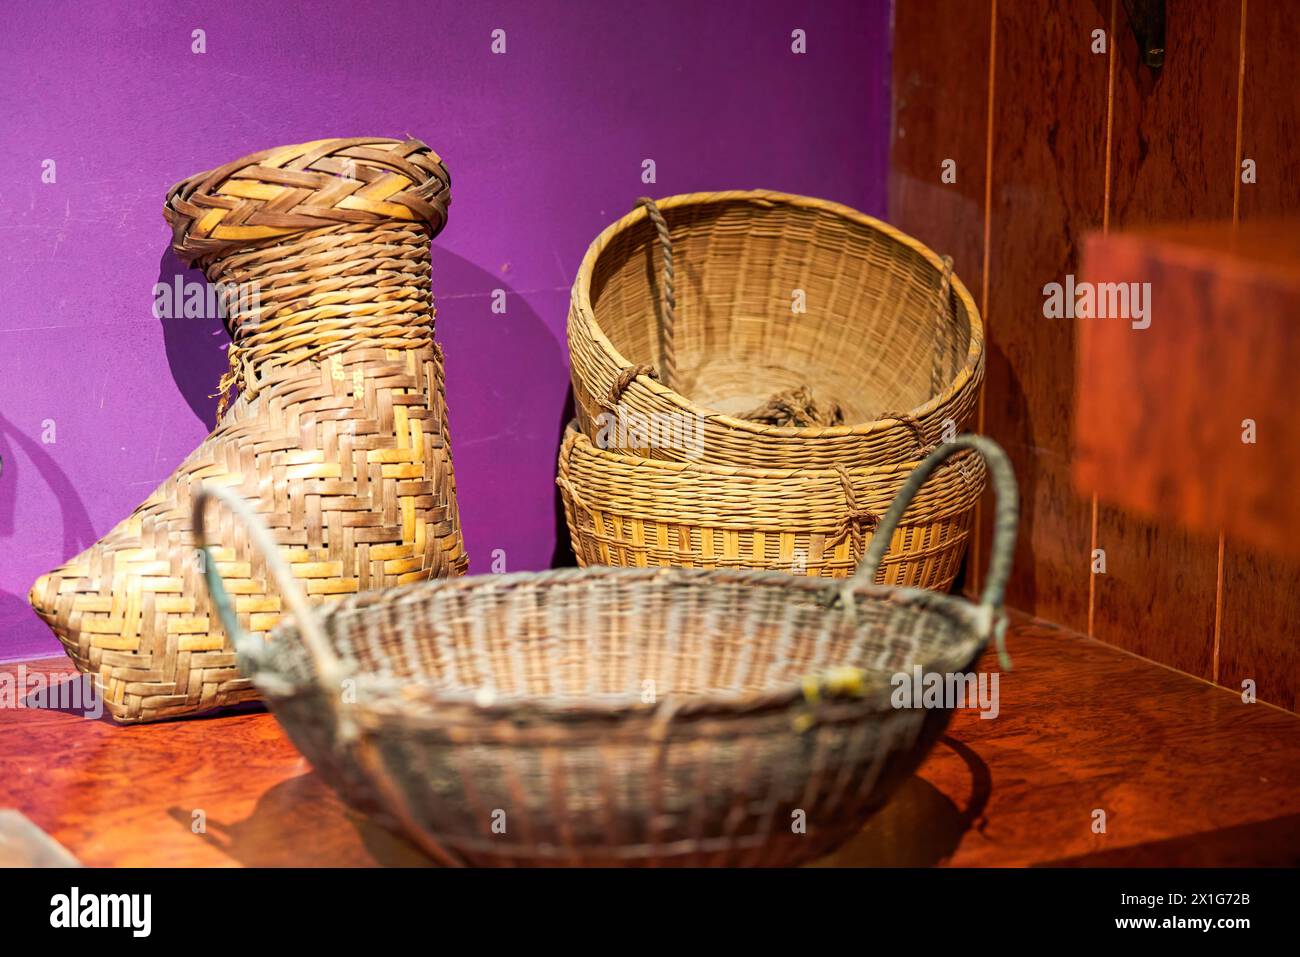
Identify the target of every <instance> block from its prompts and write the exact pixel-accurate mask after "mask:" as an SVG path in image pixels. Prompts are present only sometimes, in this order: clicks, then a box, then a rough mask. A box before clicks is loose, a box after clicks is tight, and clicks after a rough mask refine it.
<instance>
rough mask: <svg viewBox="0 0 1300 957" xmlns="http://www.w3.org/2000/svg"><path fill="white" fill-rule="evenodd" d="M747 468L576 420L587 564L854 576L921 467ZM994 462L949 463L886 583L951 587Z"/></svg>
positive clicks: (577, 521) (881, 575)
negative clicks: (630, 448)
mask: <svg viewBox="0 0 1300 957" xmlns="http://www.w3.org/2000/svg"><path fill="white" fill-rule="evenodd" d="M916 465H917V463H916V462H906V463H901V464H899V465H895V466H892V467H888V466H880V467H875V468H867V467H859V468H852V469H846V468H838V469H834V468H823V469H812V468H807V469H752V468H751V469H740V468H735V467H728V466H720V465H710V464H705V463H702V462H670V461H665V460H663V459H653V458H645V457H638V456H632V455H626V454H623V453H620V452H611V451H608V450H606V449H600V448H597V447H596V446H595V444H594V443H593V442H592V441H591V440H590V439H588V438H587V437H586V436H585V435H583V434H582V433H581V432H579V431H578V430H577V429H576V428H574V427H573V426H572V425H571V426H570V427H569V428H568V429H567V430H566V431H565V436H564V443H563V445H562V446H561V448H560V461H559V474H558V476H557V478H556V483H557V484H558V485H559V486H560V495H561V499H562V501H563V503H564V515H565V519H566V521H567V523H568V527H569V539H570V542H571V544H572V547H573V553H574V555H575V556H576V557H577V559H578V564H580V565H584V566H585V565H618V566H625V567H643V566H651V565H661V566H662V565H675V566H679V567H683V568H733V569H738V568H752V569H768V570H773V571H783V572H791V573H794V574H799V575H810V576H813V577H818V576H821V577H827V578H845V577H847V576H848V575H851V574H852V573H853V570H854V569H855V568H856V567H857V565H858V563H859V562H860V561H861V560H862V556H863V553H864V552H865V550H866V547H867V545H868V543H869V542H870V541H871V538H872V535H873V534H874V529H875V528H876V526H877V525H878V523H879V521H880V518H881V516H883V515H884V514H885V510H886V509H888V508H889V505H890V503H891V502H893V501H894V498H895V496H896V495H897V494H898V492H899V490H900V489H901V488H902V487H903V483H904V482H906V481H907V478H908V476H909V475H910V474H911V472H912V470H913V469H914V468H915V467H916ZM984 486H985V469H984V462H983V459H981V458H980V457H979V456H978V455H976V454H974V453H961V454H960V455H958V456H955V457H954V458H953V459H952V460H950V461H949V462H947V463H945V464H944V465H943V466H941V467H940V468H939V469H938V470H937V471H936V473H935V474H934V475H933V476H931V479H930V481H929V482H928V483H926V486H925V487H924V488H923V489H921V491H920V492H919V493H918V494H917V496H916V498H915V499H914V500H913V502H912V505H911V507H910V508H909V509H908V510H907V512H906V514H904V515H903V517H902V519H901V521H900V522H899V523H898V527H897V528H896V529H895V530H894V533H893V536H892V541H891V542H890V543H889V549H888V551H886V552H885V555H884V557H883V558H882V559H881V561H880V566H879V568H878V569H877V572H876V581H877V582H878V583H879V584H882V585H905V586H908V587H911V588H930V589H934V590H935V591H947V590H948V589H949V588H950V587H951V586H952V582H953V579H954V578H955V577H956V576H957V570H958V568H960V566H961V562H962V558H963V557H964V556H965V554H966V543H967V540H968V538H969V536H970V530H971V526H972V524H973V520H974V515H975V506H976V504H977V503H978V502H979V500H980V496H981V495H982V494H983V492H984Z"/></svg>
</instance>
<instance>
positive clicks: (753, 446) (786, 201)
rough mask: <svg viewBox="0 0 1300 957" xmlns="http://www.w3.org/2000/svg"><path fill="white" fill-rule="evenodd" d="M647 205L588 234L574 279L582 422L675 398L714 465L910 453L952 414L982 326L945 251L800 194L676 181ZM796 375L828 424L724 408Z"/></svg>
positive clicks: (978, 356) (573, 331)
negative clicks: (695, 422)
mask: <svg viewBox="0 0 1300 957" xmlns="http://www.w3.org/2000/svg"><path fill="white" fill-rule="evenodd" d="M657 210H658V212H657V213H656V214H655V219H657V218H659V217H660V216H661V218H662V223H663V225H664V231H663V232H657V231H656V222H655V219H652V216H651V213H650V211H649V210H648V209H647V208H646V207H643V206H638V207H637V208H636V209H635V210H633V211H632V212H631V213H629V214H627V215H626V216H624V217H623V218H622V219H620V220H618V221H617V222H615V223H613V224H612V225H611V226H609V227H608V228H607V229H605V231H604V232H602V233H601V234H600V236H598V237H597V238H596V240H595V241H594V242H593V243H592V244H591V247H590V248H589V249H588V251H587V254H586V256H585V258H584V259H583V261H582V264H581V266H580V267H579V270H578V275H577V278H576V280H575V282H574V286H573V294H572V298H571V302H570V308H569V322H568V339H569V354H570V363H571V367H572V379H573V391H574V397H575V400H576V411H577V418H578V424H579V428H580V429H581V430H582V431H583V432H584V433H585V434H586V435H587V436H588V437H590V438H592V439H595V438H596V433H597V431H598V430H599V422H600V416H601V415H602V413H604V414H609V413H612V412H614V411H616V410H621V411H622V412H623V413H624V414H635V415H640V416H642V417H650V416H655V415H659V416H662V415H665V414H667V415H683V414H685V415H690V416H701V417H703V418H704V419H705V421H706V426H705V441H704V457H705V459H706V460H708V461H710V462H713V463H715V464H719V465H735V466H741V467H746V466H757V467H761V468H799V467H805V466H822V467H827V466H830V465H832V464H834V463H838V464H841V465H844V466H846V467H850V468H852V467H856V466H869V465H892V464H895V463H898V462H902V461H909V460H913V459H916V458H918V457H919V456H918V455H917V451H918V448H919V449H923V450H925V451H928V449H929V448H931V447H933V445H934V444H935V443H937V441H938V440H939V438H940V436H941V435H942V434H944V433H945V431H947V434H949V435H951V434H955V432H957V431H960V430H961V429H962V428H964V427H965V426H966V425H967V424H968V423H969V420H970V418H971V414H972V411H973V410H974V408H975V404H976V402H977V399H978V390H979V386H980V383H981V382H982V380H983V374H984V330H983V326H982V324H981V322H980V317H979V312H978V310H977V309H976V306H975V302H974V300H973V299H972V298H971V295H970V293H969V292H968V291H967V290H966V287H965V286H964V285H962V283H961V282H960V281H959V280H958V279H957V278H956V277H955V276H953V275H952V274H951V262H950V261H945V260H942V259H941V258H940V257H939V256H938V255H936V254H935V253H934V252H933V251H931V250H930V249H929V248H927V247H926V246H925V245H924V244H922V243H921V242H919V241H917V240H915V239H913V238H912V237H910V236H907V235H905V234H904V233H902V232H899V231H898V230H897V229H894V228H893V227H891V226H889V225H888V224H886V223H883V222H881V221H879V220H877V219H873V218H872V217H870V216H867V215H865V214H863V213H860V212H857V211H856V210H853V209H850V208H849V207H847V206H841V205H839V204H838V203H831V202H827V201H825V200H820V199H813V198H809V197H805V196H792V195H789V194H785V193H775V192H770V191H766V190H760V191H750V192H741V191H734V192H717V193H691V194H687V195H682V196H671V197H668V198H666V199H662V200H659V201H658V202H657ZM670 264H671V265H670ZM799 309H802V310H804V311H797V310H799ZM800 386H804V387H807V389H808V390H809V391H810V393H811V395H812V397H813V398H814V399H815V400H816V402H817V403H818V404H819V405H820V406H821V407H822V408H829V407H831V406H838V407H839V408H840V409H841V410H842V413H843V423H844V424H842V425H837V426H834V427H825V426H821V425H819V426H805V427H800V426H793V425H771V424H764V423H763V422H759V421H751V420H750V419H747V418H741V417H739V416H741V415H743V414H745V413H746V412H749V411H752V410H753V409H755V408H756V407H759V406H761V405H763V404H764V402H765V401H767V400H769V399H770V398H771V397H772V396H773V395H774V394H776V393H780V392H782V391H785V390H788V389H792V388H796V387H800ZM613 447H614V448H616V449H619V450H621V451H636V450H635V449H630V448H622V447H620V446H613ZM646 454H648V455H650V456H651V457H655V458H668V459H681V458H682V457H683V456H682V454H681V450H680V449H675V448H671V447H667V448H658V449H653V450H650V451H649V452H647V453H646Z"/></svg>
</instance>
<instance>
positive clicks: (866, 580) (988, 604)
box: [840, 435, 1020, 669]
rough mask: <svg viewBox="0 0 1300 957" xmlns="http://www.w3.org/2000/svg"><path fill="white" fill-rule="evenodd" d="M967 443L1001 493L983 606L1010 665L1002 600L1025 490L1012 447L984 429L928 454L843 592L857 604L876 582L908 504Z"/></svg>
mask: <svg viewBox="0 0 1300 957" xmlns="http://www.w3.org/2000/svg"><path fill="white" fill-rule="evenodd" d="M962 449H971V450H973V451H975V452H978V453H979V454H980V455H982V456H983V457H984V461H985V463H986V464H987V465H988V469H989V474H990V475H991V476H992V479H993V493H994V499H995V503H994V512H993V548H992V551H991V552H990V554H989V572H988V580H987V581H986V582H985V583H984V591H983V593H982V594H981V595H980V608H981V609H982V610H984V612H985V614H986V615H987V620H988V625H987V627H988V629H989V630H990V631H991V632H992V633H993V635H994V637H995V639H996V640H997V644H998V654H999V656H1000V657H1001V659H1002V664H1003V667H1005V668H1007V669H1010V667H1011V662H1010V659H1009V658H1007V655H1006V649H1005V648H1004V647H1003V645H1002V635H1003V631H1004V630H1005V628H1006V615H1005V613H1004V612H1003V609H1002V601H1003V598H1004V597H1005V595H1006V591H1007V579H1008V578H1009V577H1010V575H1011V559H1012V556H1013V554H1014V552H1015V547H1016V526H1017V524H1018V523H1019V518H1020V491H1019V489H1018V488H1017V487H1016V475H1015V472H1014V471H1013V470H1012V468H1011V460H1010V459H1008V458H1007V453H1006V452H1004V451H1002V447H1001V446H1000V445H998V444H997V443H996V442H994V441H993V440H992V439H989V438H985V437H984V436H982V435H959V436H957V437H956V438H955V439H953V440H952V441H951V442H945V443H944V444H942V445H940V446H939V447H938V448H937V449H935V450H934V451H933V452H931V453H930V454H929V455H928V456H926V458H925V460H924V461H923V462H921V464H920V465H918V466H917V467H916V469H915V470H914V471H913V472H912V474H911V475H909V476H908V478H907V481H906V482H905V483H903V487H902V488H901V489H899V491H898V494H897V495H896V496H895V497H894V501H893V502H892V503H890V506H889V511H887V512H885V517H884V518H882V519H881V520H880V525H879V526H877V528H876V531H875V534H874V535H873V536H872V538H871V542H870V543H869V544H868V545H867V553H866V554H865V555H864V556H863V557H862V563H861V564H860V565H859V566H858V570H857V571H856V572H854V574H853V577H852V578H850V579H849V580H848V581H847V582H845V583H844V584H843V586H842V587H841V590H840V594H841V595H842V596H843V601H844V605H845V607H846V608H850V609H851V608H852V607H853V603H852V600H851V599H852V593H853V590H854V589H856V588H859V587H862V586H864V585H870V584H872V583H874V582H875V580H876V569H877V568H879V567H880V561H881V559H883V558H884V557H885V550H886V549H887V548H889V543H890V541H891V540H892V539H893V537H894V529H896V528H897V527H898V523H899V521H900V520H901V519H902V517H903V513H904V512H905V511H907V507H908V506H909V505H911V504H912V499H913V498H914V497H915V496H916V493H917V492H918V491H920V489H921V486H922V485H924V484H925V480H926V479H928V478H929V477H930V475H931V473H932V472H934V470H935V469H936V468H938V467H939V465H940V464H941V463H942V462H943V461H944V460H945V459H947V458H948V457H949V456H951V455H953V454H954V453H956V452H959V451H961V450H962Z"/></svg>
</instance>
